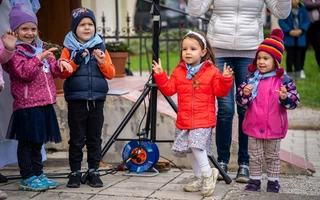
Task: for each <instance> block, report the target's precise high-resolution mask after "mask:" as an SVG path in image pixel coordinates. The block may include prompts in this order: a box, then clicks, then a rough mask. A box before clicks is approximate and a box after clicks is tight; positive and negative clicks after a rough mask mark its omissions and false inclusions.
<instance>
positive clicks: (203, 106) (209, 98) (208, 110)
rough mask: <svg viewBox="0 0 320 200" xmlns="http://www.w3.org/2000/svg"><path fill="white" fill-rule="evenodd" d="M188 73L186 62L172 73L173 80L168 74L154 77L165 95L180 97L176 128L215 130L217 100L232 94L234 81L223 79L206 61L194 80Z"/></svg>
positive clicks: (216, 69) (163, 73) (214, 67)
mask: <svg viewBox="0 0 320 200" xmlns="http://www.w3.org/2000/svg"><path fill="white" fill-rule="evenodd" d="M187 72H188V70H187V68H186V65H185V62H181V63H179V65H178V66H177V67H176V68H175V69H174V70H173V72H172V74H171V76H170V79H168V77H167V76H166V73H165V71H163V72H162V73H159V74H154V78H155V80H156V83H157V85H158V87H159V89H160V90H161V92H162V93H163V94H164V95H166V96H172V95H174V94H175V93H177V95H178V114H177V121H176V126H177V127H178V128H179V129H184V130H189V129H195V128H208V127H215V125H216V104H215V97H216V96H217V97H224V96H226V95H227V94H228V93H229V91H230V88H231V86H232V83H233V77H229V78H226V77H223V76H222V75H221V73H220V71H219V69H218V68H217V67H216V66H214V65H212V63H211V62H209V61H205V63H204V64H203V66H202V67H201V69H200V70H199V72H198V73H197V74H196V76H195V78H193V79H191V80H188V79H187V78H186V75H187ZM196 86H197V87H196Z"/></svg>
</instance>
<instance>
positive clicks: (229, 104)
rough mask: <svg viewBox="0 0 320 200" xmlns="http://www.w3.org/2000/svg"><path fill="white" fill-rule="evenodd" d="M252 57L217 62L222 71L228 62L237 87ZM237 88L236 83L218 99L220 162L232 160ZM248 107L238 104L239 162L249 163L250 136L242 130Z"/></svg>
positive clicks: (217, 143) (217, 134)
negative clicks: (225, 94) (231, 149)
mask: <svg viewBox="0 0 320 200" xmlns="http://www.w3.org/2000/svg"><path fill="white" fill-rule="evenodd" d="M252 60H253V59H252V58H238V57H223V58H217V59H216V63H217V67H218V68H219V69H220V71H221V72H222V71H223V65H224V63H225V62H226V63H227V66H228V65H229V66H230V67H231V68H232V70H233V71H234V76H235V83H236V87H237V88H238V86H239V85H240V84H241V83H242V82H243V81H244V80H245V77H246V75H247V74H248V73H249V72H248V64H249V63H251V62H252ZM235 89H236V88H234V84H233V85H232V87H231V90H230V92H229V94H228V95H227V96H225V97H223V98H217V99H218V116H217V126H216V145H217V152H218V158H217V159H218V162H224V163H226V164H228V163H229V160H230V146H231V142H232V122H233V116H234V108H235V96H234V95H235V94H234V92H235ZM245 112H246V108H244V107H240V106H237V113H238V117H239V125H238V136H239V138H238V141H239V150H238V164H239V165H240V164H247V165H249V154H248V136H247V135H246V134H244V133H243V131H242V122H243V119H244V115H245Z"/></svg>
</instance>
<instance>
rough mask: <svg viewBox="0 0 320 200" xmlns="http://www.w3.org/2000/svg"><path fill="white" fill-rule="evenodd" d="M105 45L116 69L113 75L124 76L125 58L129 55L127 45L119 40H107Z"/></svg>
mask: <svg viewBox="0 0 320 200" xmlns="http://www.w3.org/2000/svg"><path fill="white" fill-rule="evenodd" d="M105 45H106V49H107V51H108V52H109V55H110V57H111V60H112V63H113V65H114V67H115V70H116V75H115V77H118V78H119V77H124V76H125V67H126V63H127V58H128V55H129V48H128V46H127V45H126V44H125V43H124V42H121V41H113V42H107V43H106V44H105Z"/></svg>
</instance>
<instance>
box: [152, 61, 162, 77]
mask: <svg viewBox="0 0 320 200" xmlns="http://www.w3.org/2000/svg"><path fill="white" fill-rule="evenodd" d="M152 70H153V71H154V73H156V74H159V73H161V72H162V71H163V69H162V67H161V59H160V58H159V63H157V62H156V61H155V60H154V61H153V63H152Z"/></svg>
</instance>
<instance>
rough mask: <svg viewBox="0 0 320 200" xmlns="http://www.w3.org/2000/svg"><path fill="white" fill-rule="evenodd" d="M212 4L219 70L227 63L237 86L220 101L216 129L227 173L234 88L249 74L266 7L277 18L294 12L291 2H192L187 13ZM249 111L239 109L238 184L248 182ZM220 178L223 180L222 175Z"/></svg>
mask: <svg viewBox="0 0 320 200" xmlns="http://www.w3.org/2000/svg"><path fill="white" fill-rule="evenodd" d="M212 4H213V12H212V16H211V18H210V22H209V25H208V31H207V37H208V40H209V42H210V44H211V46H212V47H213V48H214V49H215V56H216V63H217V67H218V68H219V69H220V71H221V72H222V70H223V66H224V63H226V64H227V65H229V66H230V67H231V68H232V70H233V71H234V73H235V85H233V87H232V88H231V90H230V92H229V94H228V95H227V96H226V97H223V98H217V99H218V116H217V126H216V146H217V153H218V157H217V160H218V162H219V165H220V166H221V168H222V169H223V170H224V171H225V172H227V171H228V163H229V161H230V146H231V142H232V122H233V116H234V108H235V105H234V104H235V97H234V91H235V88H234V87H236V88H237V87H238V86H239V85H240V84H241V83H242V82H243V81H244V79H245V77H246V75H247V74H248V70H247V66H248V65H249V64H250V63H251V62H252V60H253V58H254V57H255V54H256V50H257V48H258V46H259V44H260V43H261V42H262V41H263V38H264V35H263V21H262V11H263V9H264V4H266V7H267V8H268V9H269V10H270V11H271V13H272V14H273V15H274V16H275V17H277V18H281V19H283V18H286V17H287V16H288V15H289V13H290V11H291V0H254V1H248V0H228V1H225V0H189V1H188V12H189V14H190V15H191V16H192V17H200V16H201V15H203V14H204V13H205V12H206V11H207V10H208V9H209V7H210V6H211V5H212ZM245 112H246V108H244V107H240V106H237V113H238V118H239V125H238V142H239V150H238V165H239V168H238V173H237V176H236V182H240V183H247V181H248V179H249V155H248V136H246V135H245V134H244V133H243V130H242V122H243V120H244V116H245ZM219 179H222V177H221V176H219Z"/></svg>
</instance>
